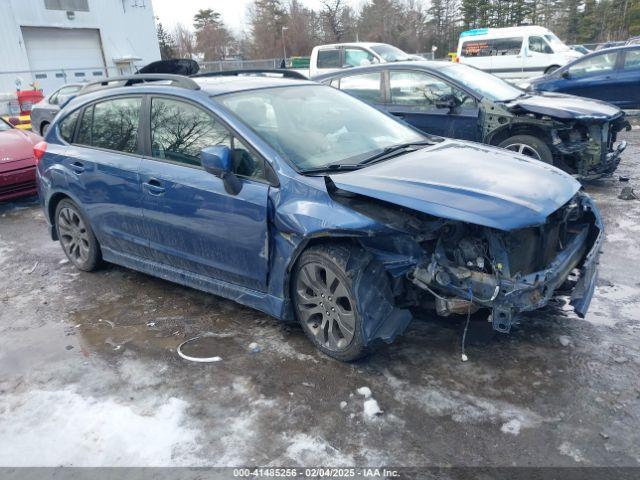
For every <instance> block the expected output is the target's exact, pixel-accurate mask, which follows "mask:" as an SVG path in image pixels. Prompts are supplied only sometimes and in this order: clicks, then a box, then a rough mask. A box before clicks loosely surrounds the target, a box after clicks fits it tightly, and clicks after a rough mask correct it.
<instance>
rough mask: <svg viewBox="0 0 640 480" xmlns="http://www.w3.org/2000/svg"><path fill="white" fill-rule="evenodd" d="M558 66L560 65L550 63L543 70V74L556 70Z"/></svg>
mask: <svg viewBox="0 0 640 480" xmlns="http://www.w3.org/2000/svg"><path fill="white" fill-rule="evenodd" d="M559 68H560V65H551V66H550V67H549V68H547V69H546V70H545V71H544V74H545V75H549V74H550V73H553V72H555V71H556V70H557V69H559Z"/></svg>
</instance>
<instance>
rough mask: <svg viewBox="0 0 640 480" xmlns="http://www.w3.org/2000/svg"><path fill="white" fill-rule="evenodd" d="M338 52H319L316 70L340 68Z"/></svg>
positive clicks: (335, 50)
mask: <svg viewBox="0 0 640 480" xmlns="http://www.w3.org/2000/svg"><path fill="white" fill-rule="evenodd" d="M340 67H342V65H340V50H337V49H334V50H320V51H319V52H318V68H340Z"/></svg>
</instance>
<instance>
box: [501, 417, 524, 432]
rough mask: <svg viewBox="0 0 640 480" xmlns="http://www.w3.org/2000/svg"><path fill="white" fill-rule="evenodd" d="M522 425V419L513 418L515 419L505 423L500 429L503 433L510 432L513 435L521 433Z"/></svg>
mask: <svg viewBox="0 0 640 480" xmlns="http://www.w3.org/2000/svg"><path fill="white" fill-rule="evenodd" d="M521 426H522V424H521V423H520V420H517V419H515V418H514V419H513V420H509V421H508V422H507V423H505V424H503V425H502V427H500V431H501V432H502V433H510V434H511V435H518V434H519V433H520V427H521Z"/></svg>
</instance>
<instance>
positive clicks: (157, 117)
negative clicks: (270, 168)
mask: <svg viewBox="0 0 640 480" xmlns="http://www.w3.org/2000/svg"><path fill="white" fill-rule="evenodd" d="M252 110H253V109H252ZM218 145H221V146H226V147H229V148H230V149H231V151H232V153H233V160H234V167H235V168H234V172H235V173H236V174H238V175H241V176H243V177H252V178H264V165H263V163H262V160H261V159H259V158H257V157H256V156H255V155H254V154H253V153H252V152H251V151H250V150H249V149H248V148H247V147H246V146H245V145H244V144H243V143H242V142H241V141H240V140H238V139H237V138H234V137H233V136H232V134H231V132H230V131H229V130H227V128H226V127H225V126H224V125H222V124H221V123H220V122H218V121H216V119H215V118H214V117H213V116H212V115H210V114H209V113H207V112H205V111H204V110H201V109H200V108H198V107H195V106H193V105H190V104H188V103H185V102H181V101H178V100H170V99H166V98H154V99H152V100H151V154H152V155H153V156H154V157H155V158H158V159H161V160H170V161H172V162H175V163H181V164H184V165H190V166H198V167H199V166H200V165H201V164H200V151H201V150H202V149H203V148H206V147H214V146H218Z"/></svg>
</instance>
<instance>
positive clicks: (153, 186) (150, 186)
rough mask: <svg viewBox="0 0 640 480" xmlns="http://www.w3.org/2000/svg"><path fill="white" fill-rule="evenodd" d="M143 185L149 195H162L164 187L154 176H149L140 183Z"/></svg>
mask: <svg viewBox="0 0 640 480" xmlns="http://www.w3.org/2000/svg"><path fill="white" fill-rule="evenodd" d="M142 185H143V186H144V187H145V190H146V191H147V192H148V193H149V195H162V194H163V193H164V187H163V186H162V183H160V180H157V179H155V178H150V179H149V180H147V181H146V182H144V183H143V184H142Z"/></svg>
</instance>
